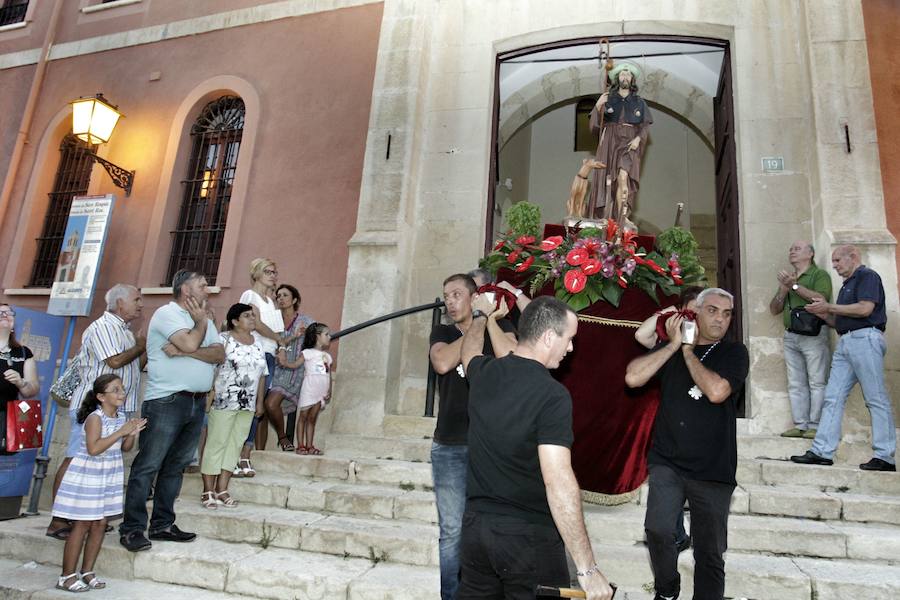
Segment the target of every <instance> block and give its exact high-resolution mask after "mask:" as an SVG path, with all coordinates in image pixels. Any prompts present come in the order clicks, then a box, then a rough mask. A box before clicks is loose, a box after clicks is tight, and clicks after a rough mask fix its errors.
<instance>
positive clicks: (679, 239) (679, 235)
mask: <svg viewBox="0 0 900 600" xmlns="http://www.w3.org/2000/svg"><path fill="white" fill-rule="evenodd" d="M656 247H657V248H659V251H660V253H661V254H663V255H664V256H669V255H671V254H677V255H678V256H681V255H682V254H694V253H695V252H696V251H697V248H698V247H699V245H698V244H697V240H695V239H694V234H692V233H691V232H690V231H688V230H687V229H684V228H683V227H669V228H668V229H666V230H665V231H663V232H662V233H660V234H659V236H658V237H657V238H656Z"/></svg>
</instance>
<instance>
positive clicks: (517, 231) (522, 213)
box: [506, 202, 541, 237]
mask: <svg viewBox="0 0 900 600" xmlns="http://www.w3.org/2000/svg"><path fill="white" fill-rule="evenodd" d="M506 222H507V223H509V228H510V229H511V230H512V232H513V234H514V235H515V236H516V237H518V236H521V235H533V236H535V237H537V236H539V235H540V234H541V207H540V206H538V205H537V204H532V203H531V202H517V203H515V204H513V205H512V207H510V209H509V210H508V211H507V212H506Z"/></svg>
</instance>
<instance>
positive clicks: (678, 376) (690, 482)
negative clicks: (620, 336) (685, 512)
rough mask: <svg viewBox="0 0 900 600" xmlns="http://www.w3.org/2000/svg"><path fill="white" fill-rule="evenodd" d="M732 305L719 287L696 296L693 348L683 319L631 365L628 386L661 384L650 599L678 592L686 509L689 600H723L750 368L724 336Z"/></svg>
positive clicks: (652, 462) (650, 506) (651, 458)
mask: <svg viewBox="0 0 900 600" xmlns="http://www.w3.org/2000/svg"><path fill="white" fill-rule="evenodd" d="M733 307H734V301H733V298H732V296H731V294H729V293H728V292H726V291H725V290H723V289H720V288H709V289H706V290H703V292H701V293H700V295H699V296H698V297H697V330H698V331H697V336H696V340H695V341H694V342H695V343H690V344H689V343H683V338H682V323H683V322H684V319H683V317H681V316H678V317H673V318H671V319H669V320H668V321H667V322H666V333H667V334H668V336H669V341H668V343H663V344H660V345H659V346H657V348H656V350H655V351H654V352H652V353H650V354H647V355H645V356H641V357H639V358H636V359H634V360H633V361H631V363H629V365H628V369H627V371H626V373H625V383H626V384H627V385H628V386H629V387H640V386H642V385H645V384H646V383H647V382H648V381H650V379H651V378H652V377H653V376H654V375H658V377H659V380H660V405H659V412H658V413H657V415H656V422H655V424H654V428H653V440H652V446H651V448H650V453H649V455H648V458H647V462H648V463H649V471H650V495H649V498H648V499H647V513H646V516H645V519H644V528H645V532H646V536H647V547H648V549H649V551H650V564H651V567H652V569H653V576H654V585H655V587H656V596H655V600H671V599H674V598H677V597H678V594H679V592H680V591H681V578H680V576H679V574H678V550H677V548H676V543H675V520H676V518H677V517H678V515H679V514H680V512H681V510H682V507H683V506H684V501H685V499H687V500H688V503H689V504H690V506H691V536H692V537H693V543H694V562H695V567H694V600H722V597H723V594H724V591H725V561H724V559H723V558H722V555H723V554H724V552H725V549H726V547H727V542H728V511H729V507H730V504H731V495H732V493H733V492H734V487H735V485H736V483H735V479H734V474H735V470H736V469H737V436H736V396H737V392H739V391H740V388H741V386H743V385H744V380H745V379H746V377H747V371H748V369H749V364H750V360H749V356H748V354H747V348H746V347H745V346H744V345H743V344H741V343H738V342H729V341H726V340H725V339H724V337H725V332H726V331H728V326H729V325H730V324H731V318H732V310H733Z"/></svg>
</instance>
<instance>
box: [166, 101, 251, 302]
mask: <svg viewBox="0 0 900 600" xmlns="http://www.w3.org/2000/svg"><path fill="white" fill-rule="evenodd" d="M244 113H245V110H244V101H243V100H241V99H240V98H238V97H237V96H222V97H221V98H219V99H218V100H214V101H212V102H210V103H209V104H207V105H206V106H205V107H204V108H203V110H202V111H201V113H200V116H199V117H198V118H197V121H196V122H195V123H194V125H193V126H192V127H191V147H192V150H191V156H190V159H189V161H188V168H187V178H186V179H185V180H184V181H183V182H182V187H183V193H182V201H181V210H180V212H179V214H178V224H177V226H176V229H175V230H174V231H173V232H172V254H171V257H170V259H169V268H168V271H167V274H166V281H165V282H163V285H168V284H169V282H171V281H172V276H173V275H174V274H175V272H176V271H178V270H179V269H190V270H192V271H197V272H199V273H203V274H204V275H206V280H207V281H208V282H209V283H210V285H212V284H215V282H216V272H217V271H218V269H219V255H220V254H221V252H222V240H223V239H224V238H225V222H226V220H227V218H228V204H229V202H230V201H231V189H232V184H233V183H234V173H235V169H236V168H237V160H238V151H239V150H240V147H241V136H242V134H243V131H244Z"/></svg>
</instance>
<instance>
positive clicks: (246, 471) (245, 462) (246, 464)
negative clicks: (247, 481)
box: [238, 458, 256, 477]
mask: <svg viewBox="0 0 900 600" xmlns="http://www.w3.org/2000/svg"><path fill="white" fill-rule="evenodd" d="M238 466H239V467H240V469H241V472H242V473H243V476H244V477H253V476H254V475H256V471H254V470H253V465H251V464H250V459H249V458H242V459H241V462H239V463H238Z"/></svg>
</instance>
